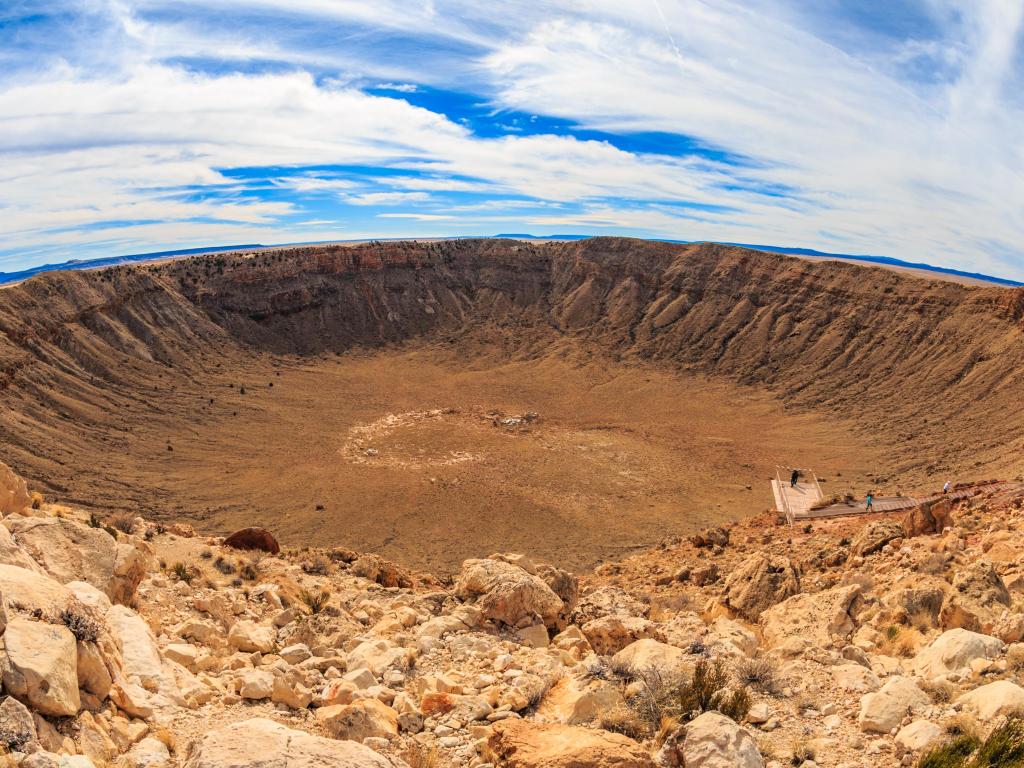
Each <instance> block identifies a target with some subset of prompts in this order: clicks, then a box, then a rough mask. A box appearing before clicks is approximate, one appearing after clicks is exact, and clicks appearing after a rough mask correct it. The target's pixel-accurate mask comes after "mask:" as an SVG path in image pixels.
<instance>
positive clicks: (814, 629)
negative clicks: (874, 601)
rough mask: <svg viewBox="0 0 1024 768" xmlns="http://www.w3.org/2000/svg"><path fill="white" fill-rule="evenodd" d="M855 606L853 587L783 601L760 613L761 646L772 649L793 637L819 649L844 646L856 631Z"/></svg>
mask: <svg viewBox="0 0 1024 768" xmlns="http://www.w3.org/2000/svg"><path fill="white" fill-rule="evenodd" d="M859 603H860V586H859V585H857V584H848V585H846V586H842V587H835V588H833V589H829V590H825V591H823V592H815V593H804V594H799V595H794V596H793V597H790V598H787V599H786V600H784V601H783V602H781V603H779V604H778V605H776V606H774V607H773V608H770V609H768V610H767V611H765V612H764V613H763V614H761V627H762V632H763V635H764V640H765V644H766V645H767V646H768V647H769V648H774V647H778V646H781V645H782V644H783V643H784V642H786V641H787V640H791V639H794V638H796V639H799V640H802V641H806V642H808V643H811V644H813V645H816V646H818V647H819V648H828V647H830V646H832V645H834V644H837V643H839V644H842V643H845V641H846V640H847V639H848V638H849V637H850V635H851V634H852V633H853V631H854V630H855V629H856V620H855V617H856V614H857V611H858V608H859Z"/></svg>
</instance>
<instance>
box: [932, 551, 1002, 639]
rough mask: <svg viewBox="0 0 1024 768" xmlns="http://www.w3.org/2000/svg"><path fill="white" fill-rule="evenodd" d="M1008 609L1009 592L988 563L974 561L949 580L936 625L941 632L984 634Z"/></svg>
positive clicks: (989, 630)
mask: <svg viewBox="0 0 1024 768" xmlns="http://www.w3.org/2000/svg"><path fill="white" fill-rule="evenodd" d="M1009 606H1010V592H1009V590H1008V589H1007V588H1006V585H1005V584H1004V583H1003V580H1002V579H1001V578H1000V577H999V574H998V573H997V572H996V569H995V568H994V567H993V566H992V563H990V562H989V561H987V560H975V561H974V562H972V563H970V564H968V565H966V566H964V567H963V568H961V569H960V570H958V571H957V573H956V575H955V576H954V577H953V589H952V590H951V591H950V593H949V594H948V595H946V600H945V602H944V603H943V604H942V610H941V611H940V613H939V622H940V623H941V624H942V627H943V628H944V629H952V628H954V627H962V628H963V629H969V630H971V631H972V632H984V633H986V634H988V633H989V632H991V631H992V629H993V627H994V626H995V624H996V622H997V621H998V620H999V618H1000V617H1001V616H1002V614H1003V611H1005V610H1006V609H1007V608H1008V607H1009Z"/></svg>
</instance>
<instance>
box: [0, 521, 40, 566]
mask: <svg viewBox="0 0 1024 768" xmlns="http://www.w3.org/2000/svg"><path fill="white" fill-rule="evenodd" d="M0 563H5V564H6V565H15V566H17V567H18V568H25V569H27V570H30V571H36V572H37V573H42V572H43V569H42V567H41V566H40V565H39V563H37V562H36V561H35V560H33V559H32V558H31V557H29V555H28V553H27V552H26V551H25V550H23V549H22V548H21V547H19V546H18V544H17V542H15V541H14V537H13V536H11V532H10V531H9V530H7V527H6V526H3V525H0Z"/></svg>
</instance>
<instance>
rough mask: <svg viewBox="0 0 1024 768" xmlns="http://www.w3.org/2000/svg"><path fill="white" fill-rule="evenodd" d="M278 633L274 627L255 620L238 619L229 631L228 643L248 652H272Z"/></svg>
mask: <svg viewBox="0 0 1024 768" xmlns="http://www.w3.org/2000/svg"><path fill="white" fill-rule="evenodd" d="M276 641H277V633H276V632H275V631H274V628H273V627H264V626H261V625H259V624H257V623H256V622H254V621H238V622H235V624H234V626H233V627H231V631H230V632H228V644H229V645H230V646H231V647H232V648H237V649H238V650H240V651H245V652H247V653H255V652H259V653H270V652H271V651H273V650H274V644H275V642H276Z"/></svg>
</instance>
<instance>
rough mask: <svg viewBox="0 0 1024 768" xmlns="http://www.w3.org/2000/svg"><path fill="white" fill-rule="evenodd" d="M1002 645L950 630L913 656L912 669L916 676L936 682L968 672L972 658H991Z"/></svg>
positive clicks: (959, 630)
mask: <svg viewBox="0 0 1024 768" xmlns="http://www.w3.org/2000/svg"><path fill="white" fill-rule="evenodd" d="M1002 646H1003V644H1002V643H1001V642H1000V641H999V640H998V639H997V638H994V637H989V636H988V635H982V634H978V633H977V632H969V631H967V630H966V629H960V628H957V629H950V630H947V631H946V632H943V633H942V634H941V635H939V636H938V637H937V638H935V639H934V640H933V641H932V642H931V643H930V644H929V645H928V646H927V647H925V648H923V649H921V650H920V651H918V654H917V656H915V657H914V661H913V669H914V672H916V673H917V674H918V675H920V676H921V677H924V678H928V679H935V678H938V677H942V676H944V675H948V674H949V673H951V672H964V671H966V670H968V669H970V665H971V662H972V661H974V660H975V659H994V658H996V657H997V656H998V655H999V652H1000V650H1001V649H1002Z"/></svg>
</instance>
